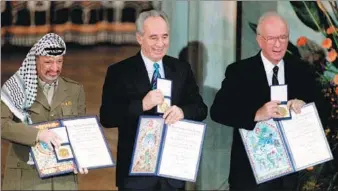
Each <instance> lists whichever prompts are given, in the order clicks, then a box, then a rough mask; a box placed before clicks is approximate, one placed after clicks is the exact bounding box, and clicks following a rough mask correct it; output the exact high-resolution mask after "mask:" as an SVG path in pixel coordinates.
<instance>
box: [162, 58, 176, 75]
mask: <svg viewBox="0 0 338 191" xmlns="http://www.w3.org/2000/svg"><path fill="white" fill-rule="evenodd" d="M163 68H164V75H165V78H166V79H170V80H173V79H174V75H175V68H174V65H173V64H172V63H170V62H169V60H168V59H167V56H164V57H163Z"/></svg>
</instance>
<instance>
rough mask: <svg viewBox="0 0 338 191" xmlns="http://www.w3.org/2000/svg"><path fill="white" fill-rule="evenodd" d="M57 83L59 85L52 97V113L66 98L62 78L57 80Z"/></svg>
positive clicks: (64, 84)
mask: <svg viewBox="0 0 338 191" xmlns="http://www.w3.org/2000/svg"><path fill="white" fill-rule="evenodd" d="M58 83H59V84H58V86H57V88H56V92H55V93H54V97H53V101H52V105H51V111H53V110H54V109H55V108H56V107H57V106H58V105H60V104H61V103H62V101H64V100H65V99H66V97H67V96H68V94H67V92H66V90H67V86H66V82H65V81H64V80H63V79H62V78H59V82H58Z"/></svg>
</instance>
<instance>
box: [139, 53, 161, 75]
mask: <svg viewBox="0 0 338 191" xmlns="http://www.w3.org/2000/svg"><path fill="white" fill-rule="evenodd" d="M141 56H142V59H143V61H144V64H145V65H146V68H147V70H150V71H152V70H153V69H154V63H155V62H154V61H152V60H150V59H149V58H148V57H146V56H145V55H144V54H143V52H142V50H141ZM156 63H157V64H159V65H160V67H162V65H163V63H162V59H161V60H159V61H157V62H156Z"/></svg>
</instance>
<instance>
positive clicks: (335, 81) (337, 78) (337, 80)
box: [333, 74, 338, 85]
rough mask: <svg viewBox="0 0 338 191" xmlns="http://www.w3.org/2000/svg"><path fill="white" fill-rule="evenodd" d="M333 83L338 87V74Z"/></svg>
mask: <svg viewBox="0 0 338 191" xmlns="http://www.w3.org/2000/svg"><path fill="white" fill-rule="evenodd" d="M333 83H334V84H336V85H338V74H336V75H335V76H334V78H333Z"/></svg>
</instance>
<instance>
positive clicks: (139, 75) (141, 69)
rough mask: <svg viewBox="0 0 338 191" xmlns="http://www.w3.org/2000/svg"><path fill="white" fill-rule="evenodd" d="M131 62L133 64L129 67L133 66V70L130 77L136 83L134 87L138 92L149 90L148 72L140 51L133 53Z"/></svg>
mask: <svg viewBox="0 0 338 191" xmlns="http://www.w3.org/2000/svg"><path fill="white" fill-rule="evenodd" d="M132 62H133V66H131V67H133V68H134V69H135V70H134V72H133V74H131V75H132V76H130V77H131V78H133V79H134V82H135V83H134V84H136V88H137V89H138V91H139V92H148V91H149V90H151V85H150V81H149V78H148V72H147V69H146V66H145V63H144V61H143V59H142V56H141V53H140V52H138V53H137V54H136V55H135V57H134V60H133V61H132ZM128 67H130V66H128Z"/></svg>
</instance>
